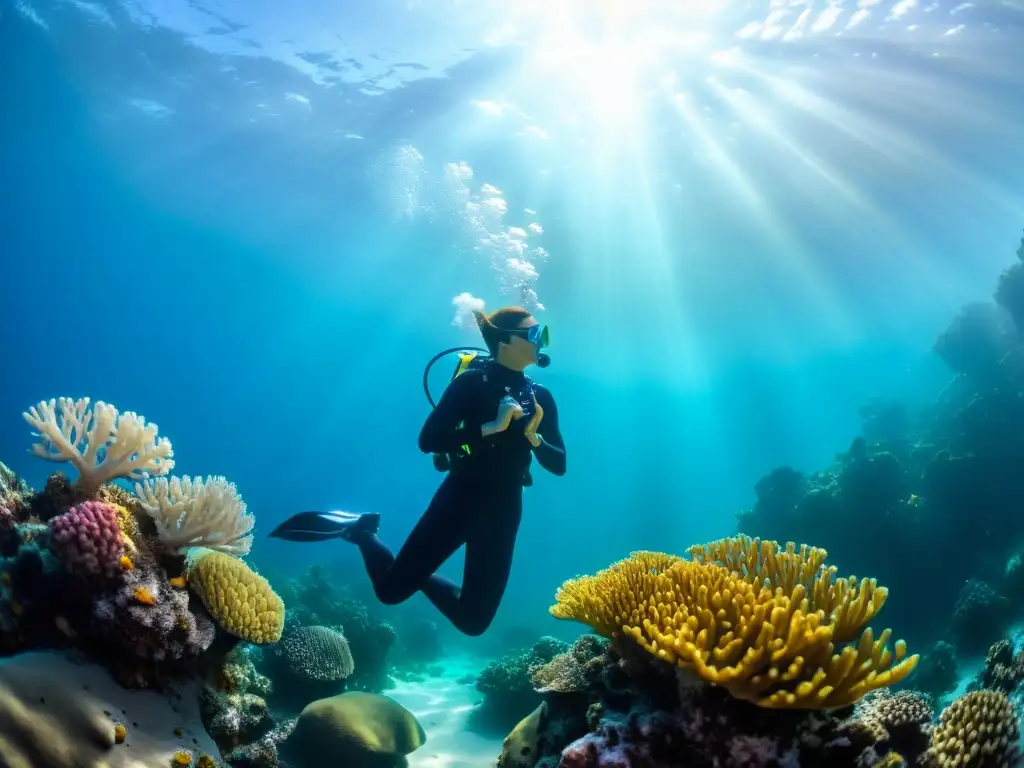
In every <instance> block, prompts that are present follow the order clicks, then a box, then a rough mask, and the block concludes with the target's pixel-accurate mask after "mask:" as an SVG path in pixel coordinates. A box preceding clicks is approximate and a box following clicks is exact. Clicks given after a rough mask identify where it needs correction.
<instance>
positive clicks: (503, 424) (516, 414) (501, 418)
mask: <svg viewBox="0 0 1024 768" xmlns="http://www.w3.org/2000/svg"><path fill="white" fill-rule="evenodd" d="M521 418H523V406H521V405H520V404H519V403H517V402H516V401H515V399H514V398H511V397H505V398H502V400H501V403H500V404H499V405H498V415H497V416H496V417H495V419H494V421H489V422H487V423H486V424H484V425H483V426H481V427H480V433H481V434H482V435H483V436H484V437H489V436H490V435H496V434H497V433H498V432H504V431H505V430H506V429H508V425H509V424H511V423H512V419H521Z"/></svg>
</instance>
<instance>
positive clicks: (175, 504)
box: [135, 475, 255, 555]
mask: <svg viewBox="0 0 1024 768" xmlns="http://www.w3.org/2000/svg"><path fill="white" fill-rule="evenodd" d="M135 493H136V494H137V495H138V497H139V501H140V503H141V505H142V508H143V509H145V510H146V513H147V514H148V515H149V516H150V517H151V518H153V522H154V523H156V530H157V534H158V536H159V537H160V541H161V542H162V543H163V544H164V546H165V547H167V548H168V549H170V550H171V551H177V552H183V551H185V550H186V549H188V548H189V547H203V548H205V549H213V550H218V551H220V552H226V553H227V554H229V555H246V554H248V553H249V549H250V548H251V547H252V533H251V532H252V529H253V526H254V525H255V521H254V519H253V517H252V515H250V514H249V513H248V511H247V509H246V505H245V502H244V501H242V497H241V496H239V495H238V489H237V488H236V487H235V484H234V483H229V482H228V481H227V479H226V478H223V477H219V476H217V477H214V476H213V475H210V476H208V477H207V478H206V480H203V479H202V478H200V477H196V478H194V479H193V478H190V477H185V478H178V477H172V478H171V479H170V480H168V479H167V478H165V477H160V478H157V479H156V480H155V481H154V480H145V481H144V482H141V483H136V484H135Z"/></svg>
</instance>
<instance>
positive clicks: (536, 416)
mask: <svg viewBox="0 0 1024 768" xmlns="http://www.w3.org/2000/svg"><path fill="white" fill-rule="evenodd" d="M543 418H544V409H543V408H541V407H540V403H538V402H537V395H536V394H534V396H533V416H531V417H530V420H529V421H528V422H526V429H524V430H523V434H525V435H526V439H527V440H529V441H530V445H532V446H533V447H534V448H536V447H537V446H539V445H540V444H541V438H540V435H538V434H537V427H539V426H540V420H541V419H543Z"/></svg>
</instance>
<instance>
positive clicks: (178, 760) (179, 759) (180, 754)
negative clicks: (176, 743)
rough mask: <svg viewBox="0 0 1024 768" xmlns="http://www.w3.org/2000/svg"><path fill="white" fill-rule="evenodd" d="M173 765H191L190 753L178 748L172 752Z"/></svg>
mask: <svg viewBox="0 0 1024 768" xmlns="http://www.w3.org/2000/svg"><path fill="white" fill-rule="evenodd" d="M174 765H181V766H186V765H192V753H191V752H186V751H185V750H183V749H179V750H178V751H177V752H175V753H174Z"/></svg>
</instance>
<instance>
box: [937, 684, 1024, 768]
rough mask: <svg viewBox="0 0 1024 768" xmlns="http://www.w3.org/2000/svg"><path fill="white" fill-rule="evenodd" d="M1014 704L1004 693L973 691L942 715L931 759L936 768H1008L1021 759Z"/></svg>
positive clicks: (956, 700)
mask: <svg viewBox="0 0 1024 768" xmlns="http://www.w3.org/2000/svg"><path fill="white" fill-rule="evenodd" d="M1019 736H1020V729H1019V725H1018V723H1017V716H1016V715H1015V714H1014V712H1013V704H1012V703H1011V702H1010V699H1009V698H1007V696H1006V694H1005V693H1003V692H1001V691H974V692H972V693H967V694H964V695H963V696H960V697H959V698H957V699H955V700H954V701H953V703H952V704H950V705H949V706H948V707H946V708H945V709H944V710H943V711H942V714H941V715H939V724H938V725H937V726H935V730H934V731H933V732H932V745H931V748H930V749H929V751H928V753H929V754H928V756H929V758H930V759H931V761H932V763H933V764H934V765H935V766H936V767H937V768H1003V767H1004V766H1006V767H1007V768H1008V767H1009V766H1011V765H1016V762H1015V761H1016V760H1017V758H1018V757H1019V753H1018V751H1017V747H1016V743H1017V739H1018V738H1019Z"/></svg>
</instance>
